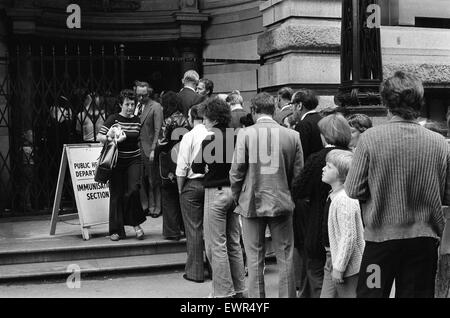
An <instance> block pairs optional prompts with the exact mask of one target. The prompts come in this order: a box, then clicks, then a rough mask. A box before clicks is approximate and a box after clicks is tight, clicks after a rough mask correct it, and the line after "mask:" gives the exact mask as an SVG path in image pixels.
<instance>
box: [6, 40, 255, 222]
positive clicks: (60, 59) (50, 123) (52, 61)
mask: <svg viewBox="0 0 450 318" xmlns="http://www.w3.org/2000/svg"><path fill="white" fill-rule="evenodd" d="M12 53H13V54H11V56H10V57H9V58H8V60H4V61H3V63H4V65H5V67H7V68H8V70H7V71H6V72H5V74H6V77H5V78H4V80H3V81H2V79H1V77H0V106H2V98H3V100H4V101H5V102H4V105H3V107H0V129H2V127H4V129H6V130H7V131H8V132H9V134H8V135H9V138H7V139H8V142H9V147H8V148H7V149H8V150H7V151H6V152H2V151H1V150H2V148H1V147H0V216H2V214H4V212H3V211H8V210H9V211H13V212H14V215H17V214H24V215H29V214H30V213H36V212H37V213H48V212H49V211H50V210H51V207H52V204H53V198H54V193H55V188H56V183H57V175H58V170H59V162H60V159H61V153H62V148H63V144H68V143H80V142H95V139H96V138H95V137H96V134H97V132H98V129H99V128H100V127H101V125H102V123H103V121H104V119H105V118H106V117H107V116H108V115H109V114H111V113H113V112H115V111H117V108H116V107H117V99H116V96H117V95H118V93H119V91H120V89H122V88H125V87H127V84H128V87H130V85H129V84H131V82H130V77H131V76H133V74H128V77H126V72H128V73H133V72H132V67H136V66H137V67H141V68H142V67H143V66H145V65H147V66H149V65H155V63H170V64H171V65H173V64H174V63H175V64H179V63H181V62H186V59H183V58H178V57H155V56H127V55H125V47H124V45H114V44H109V45H97V46H95V45H84V46H80V45H72V46H70V45H67V44H65V45H60V46H50V45H49V46H29V45H21V46H18V47H17V48H16V50H15V52H12ZM202 61H203V62H221V63H251V64H259V61H249V60H222V59H221V60H215V59H203V60H202ZM0 62H1V61H0ZM187 62H194V63H198V62H200V61H197V60H195V59H193V60H192V61H191V60H189V61H187ZM164 68H165V69H166V68H168V69H172V70H173V69H174V67H171V68H170V67H167V66H166V64H165V66H164ZM176 68H179V69H180V70H181V65H177V67H176ZM0 74H1V72H0ZM180 74H181V71H180V73H179V74H172V75H170V74H164V75H163V76H177V80H176V82H177V83H179V78H180V77H179V76H180ZM159 76H160V75H159ZM127 79H128V80H127ZM135 79H137V78H135ZM144 80H150V82H152V79H151V78H150V79H149V78H144ZM172 89H175V88H172ZM64 188H65V191H64V192H63V200H62V205H63V208H64V209H65V210H68V212H72V211H73V210H74V209H75V203H74V198H73V193H72V191H71V185H70V178H66V184H65V187H64ZM6 214H8V213H6Z"/></svg>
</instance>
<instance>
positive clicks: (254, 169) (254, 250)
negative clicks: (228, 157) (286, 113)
mask: <svg viewBox="0 0 450 318" xmlns="http://www.w3.org/2000/svg"><path fill="white" fill-rule="evenodd" d="M274 112H275V102H274V99H273V97H272V96H271V95H269V94H267V93H261V94H258V95H256V96H255V97H254V98H253V100H252V113H253V115H254V117H255V120H256V124H255V125H253V126H250V127H247V128H244V129H241V130H240V131H239V133H238V137H237V142H236V149H235V152H234V156H233V164H232V167H231V170H230V181H231V190H232V193H233V197H234V199H235V202H236V204H237V207H236V209H235V212H236V213H238V214H240V215H241V216H242V232H243V239H244V246H245V251H246V254H247V263H248V271H249V280H248V281H249V288H248V289H249V297H252V298H259V297H261V298H263V297H265V290H264V274H263V268H264V256H265V229H266V227H267V225H268V226H269V228H270V233H271V235H272V242H273V244H274V249H275V253H276V257H277V264H278V268H279V296H280V297H295V278H294V268H293V249H294V235H293V226H292V214H293V210H294V202H293V200H292V195H291V183H292V180H294V179H295V177H296V176H298V175H299V174H300V170H301V169H302V167H303V151H302V146H301V142H300V136H299V134H298V132H296V131H293V130H289V129H287V128H284V127H282V126H280V125H279V124H278V123H277V122H276V121H275V120H273V114H274Z"/></svg>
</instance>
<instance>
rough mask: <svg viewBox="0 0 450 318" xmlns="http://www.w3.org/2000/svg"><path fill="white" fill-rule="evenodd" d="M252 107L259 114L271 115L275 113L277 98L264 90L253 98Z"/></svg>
mask: <svg viewBox="0 0 450 318" xmlns="http://www.w3.org/2000/svg"><path fill="white" fill-rule="evenodd" d="M251 104H252V106H251V108H252V109H253V110H254V111H255V113H257V114H266V115H271V116H273V114H274V113H275V100H274V98H273V96H272V95H270V94H269V93H266V92H263V93H259V94H257V95H256V96H255V97H253V98H252V101H251Z"/></svg>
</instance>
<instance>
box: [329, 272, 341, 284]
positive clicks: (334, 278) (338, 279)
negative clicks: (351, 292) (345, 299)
mask: <svg viewBox="0 0 450 318" xmlns="http://www.w3.org/2000/svg"><path fill="white" fill-rule="evenodd" d="M331 280H332V281H333V282H334V283H336V284H343V283H344V273H342V272H339V271H337V270H335V269H333V271H332V272H331Z"/></svg>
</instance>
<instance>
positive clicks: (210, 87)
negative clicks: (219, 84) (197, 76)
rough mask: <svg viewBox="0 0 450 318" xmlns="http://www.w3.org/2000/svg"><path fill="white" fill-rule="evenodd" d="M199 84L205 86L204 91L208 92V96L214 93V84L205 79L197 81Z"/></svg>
mask: <svg viewBox="0 0 450 318" xmlns="http://www.w3.org/2000/svg"><path fill="white" fill-rule="evenodd" d="M198 82H199V83H200V82H202V83H204V84H205V89H206V90H207V91H208V96H211V95H212V94H213V92H214V83H213V81H211V80H209V79H207V78H202V79H201V80H199V81H198Z"/></svg>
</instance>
